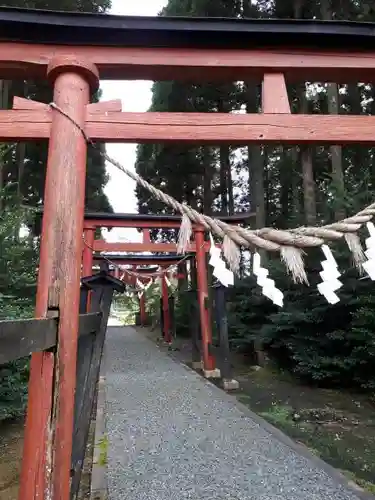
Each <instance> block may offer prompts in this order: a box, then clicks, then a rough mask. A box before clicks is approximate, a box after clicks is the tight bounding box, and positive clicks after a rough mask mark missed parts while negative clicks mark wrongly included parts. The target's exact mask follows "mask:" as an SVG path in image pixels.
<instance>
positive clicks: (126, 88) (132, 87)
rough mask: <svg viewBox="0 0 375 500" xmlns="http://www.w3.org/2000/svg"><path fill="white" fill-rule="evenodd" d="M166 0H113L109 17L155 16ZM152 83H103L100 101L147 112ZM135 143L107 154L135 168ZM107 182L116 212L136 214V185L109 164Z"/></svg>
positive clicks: (121, 233)
mask: <svg viewBox="0 0 375 500" xmlns="http://www.w3.org/2000/svg"><path fill="white" fill-rule="evenodd" d="M166 3H167V0H112V10H111V14H116V15H123V16H156V15H157V14H158V13H159V12H160V10H161V9H162V8H163V7H164V6H165V5H166ZM151 85H152V82H145V81H129V82H127V81H102V82H101V88H102V90H103V96H102V100H106V101H107V100H111V99H121V101H122V107H123V111H147V109H148V107H149V106H150V103H151ZM135 149H136V145H135V144H108V145H107V153H108V154H109V156H111V157H113V158H114V159H116V160H117V161H119V162H121V163H122V164H123V165H124V166H126V167H127V168H132V169H134V162H135ZM107 171H108V174H109V175H110V180H109V182H108V184H107V187H106V189H105V192H106V194H107V196H108V198H109V201H110V202H111V204H112V206H113V209H114V211H115V212H124V213H136V212H137V200H136V197H135V192H134V189H135V183H134V182H133V181H132V180H130V179H129V178H128V177H127V176H126V175H125V174H123V173H122V172H120V171H118V170H117V169H116V168H115V167H113V166H112V165H107ZM105 237H106V239H108V240H110V241H116V240H117V241H118V240H119V239H129V240H132V241H139V240H140V234H139V233H137V232H136V231H131V230H120V229H117V230H116V231H115V230H113V231H111V232H110V233H108V234H107V235H106V236H105Z"/></svg>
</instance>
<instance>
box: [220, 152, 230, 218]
mask: <svg viewBox="0 0 375 500" xmlns="http://www.w3.org/2000/svg"><path fill="white" fill-rule="evenodd" d="M219 154H220V200H221V212H222V214H223V215H228V182H227V172H228V169H227V165H226V163H227V162H228V147H226V146H220V151H219Z"/></svg>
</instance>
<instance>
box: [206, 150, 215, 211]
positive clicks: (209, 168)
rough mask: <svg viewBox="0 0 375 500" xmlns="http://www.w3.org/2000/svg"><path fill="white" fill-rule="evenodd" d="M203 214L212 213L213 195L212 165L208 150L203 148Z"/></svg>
mask: <svg viewBox="0 0 375 500" xmlns="http://www.w3.org/2000/svg"><path fill="white" fill-rule="evenodd" d="M203 169H204V171H203V212H204V213H205V214H207V215H209V214H210V213H211V212H212V204H213V201H214V200H213V193H212V165H211V155H210V148H209V147H208V146H204V147H203Z"/></svg>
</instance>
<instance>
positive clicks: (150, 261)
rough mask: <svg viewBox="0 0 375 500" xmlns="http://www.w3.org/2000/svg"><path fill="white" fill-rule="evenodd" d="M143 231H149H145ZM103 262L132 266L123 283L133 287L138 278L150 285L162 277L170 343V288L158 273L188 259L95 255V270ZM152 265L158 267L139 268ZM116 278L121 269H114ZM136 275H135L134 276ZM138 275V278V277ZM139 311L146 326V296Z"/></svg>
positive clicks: (174, 256)
mask: <svg viewBox="0 0 375 500" xmlns="http://www.w3.org/2000/svg"><path fill="white" fill-rule="evenodd" d="M143 231H148V230H146V229H144V230H143ZM192 257H193V255H189V256H188V258H189V259H191V258H192ZM103 260H107V261H108V262H109V263H110V265H111V264H113V265H114V266H126V265H130V266H132V269H131V270H130V272H128V271H126V270H125V271H124V275H125V276H124V278H123V281H125V282H126V283H128V284H131V285H133V286H136V280H137V278H138V279H139V280H140V281H141V283H143V284H145V283H149V281H150V280H152V281H153V280H154V279H155V276H153V275H156V274H158V275H160V276H159V277H160V278H161V283H162V303H163V316H164V322H163V325H164V326H165V329H164V332H163V334H164V338H165V340H166V342H169V341H170V337H169V325H170V311H169V302H168V288H167V287H166V286H165V285H166V283H165V282H166V280H165V278H164V275H163V274H164V273H160V272H158V270H159V267H162V268H166V267H170V266H172V265H173V264H177V265H178V264H179V263H180V262H181V261H183V262H185V261H186V258H185V257H183V256H181V255H108V256H103V255H94V259H93V261H94V268H95V263H98V262H103ZM150 265H156V267H148V268H144V267H139V266H150ZM113 273H114V276H115V277H116V278H121V276H120V275H121V273H120V270H119V268H117V267H114V271H113ZM132 273H134V275H132ZM136 273H137V274H138V276H136ZM147 274H149V275H150V277H149V278H148V277H147V276H145V275H147ZM175 276H176V277H177V278H178V277H185V274H183V275H182V276H180V275H179V274H178V273H175ZM139 309H140V311H139V312H140V321H141V326H146V324H147V314H146V297H145V295H144V294H142V296H141V298H140V300H139Z"/></svg>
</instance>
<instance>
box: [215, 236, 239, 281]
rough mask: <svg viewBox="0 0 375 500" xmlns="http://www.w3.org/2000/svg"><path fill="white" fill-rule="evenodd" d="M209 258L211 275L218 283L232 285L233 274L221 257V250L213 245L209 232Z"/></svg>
mask: <svg viewBox="0 0 375 500" xmlns="http://www.w3.org/2000/svg"><path fill="white" fill-rule="evenodd" d="M210 242H211V246H210V251H209V253H210V260H209V264H210V266H212V267H213V268H214V270H213V273H212V274H213V275H214V276H215V278H216V279H218V280H219V281H220V283H221V284H222V285H224V286H226V287H228V286H229V285H232V286H233V285H234V274H233V272H232V271H230V270H229V269H228V268H227V266H226V264H225V262H224V260H223V259H222V258H221V250H220V248H217V247H216V246H215V242H214V239H213V237H212V234H211V233H210Z"/></svg>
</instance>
